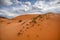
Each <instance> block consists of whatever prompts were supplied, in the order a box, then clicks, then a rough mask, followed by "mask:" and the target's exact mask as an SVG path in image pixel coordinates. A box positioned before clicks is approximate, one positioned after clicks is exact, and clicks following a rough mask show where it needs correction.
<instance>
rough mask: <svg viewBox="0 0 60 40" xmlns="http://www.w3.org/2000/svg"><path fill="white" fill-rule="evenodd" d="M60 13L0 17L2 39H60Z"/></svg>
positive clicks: (0, 37) (0, 39)
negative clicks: (9, 17) (10, 17)
mask: <svg viewBox="0 0 60 40" xmlns="http://www.w3.org/2000/svg"><path fill="white" fill-rule="evenodd" d="M59 24H60V14H54V13H47V14H30V15H22V16H18V17H16V18H13V19H7V18H0V40H60V38H59V37H60V25H59Z"/></svg>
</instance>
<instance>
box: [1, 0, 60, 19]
mask: <svg viewBox="0 0 60 40" xmlns="http://www.w3.org/2000/svg"><path fill="white" fill-rule="evenodd" d="M47 12H56V13H60V0H0V16H2V17H6V18H14V17H16V16H19V15H22V14H36V13H38V14H43V13H47Z"/></svg>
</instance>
